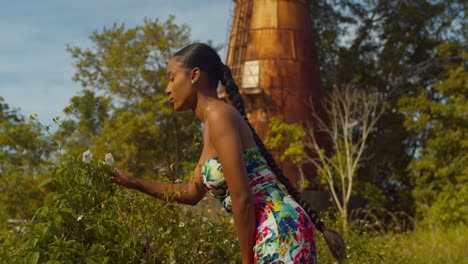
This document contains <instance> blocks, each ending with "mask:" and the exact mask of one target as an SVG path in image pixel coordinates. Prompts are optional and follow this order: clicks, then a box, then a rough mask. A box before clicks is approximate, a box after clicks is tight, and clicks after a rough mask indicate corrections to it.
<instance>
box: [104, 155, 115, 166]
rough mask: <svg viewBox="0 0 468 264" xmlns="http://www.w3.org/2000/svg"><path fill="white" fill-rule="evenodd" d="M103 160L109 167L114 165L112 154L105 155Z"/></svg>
mask: <svg viewBox="0 0 468 264" xmlns="http://www.w3.org/2000/svg"><path fill="white" fill-rule="evenodd" d="M104 160H105V161H106V164H107V165H109V166H112V165H114V156H112V153H107V154H106V156H105V157H104Z"/></svg>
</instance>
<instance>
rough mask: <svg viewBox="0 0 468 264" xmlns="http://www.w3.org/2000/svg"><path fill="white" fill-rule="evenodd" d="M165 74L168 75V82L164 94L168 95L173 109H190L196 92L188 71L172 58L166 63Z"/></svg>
mask: <svg viewBox="0 0 468 264" xmlns="http://www.w3.org/2000/svg"><path fill="white" fill-rule="evenodd" d="M167 74H168V75H169V76H168V77H169V84H168V85H167V88H166V94H167V95H168V96H169V101H170V102H171V104H172V105H173V106H174V110H175V111H184V110H189V109H192V108H193V107H194V105H195V98H196V93H195V89H193V86H192V78H191V74H190V71H188V70H187V69H186V68H185V67H184V65H183V64H182V63H180V62H178V61H177V60H176V59H175V58H172V59H171V60H170V61H169V63H168V64H167Z"/></svg>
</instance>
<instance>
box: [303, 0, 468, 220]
mask: <svg viewBox="0 0 468 264" xmlns="http://www.w3.org/2000/svg"><path fill="white" fill-rule="evenodd" d="M309 4H310V9H311V16H312V17H311V19H312V22H313V25H314V26H315V33H316V36H315V38H316V47H317V51H316V52H317V56H318V60H319V61H320V67H321V77H322V82H323V86H324V88H325V90H326V91H332V90H333V87H334V86H339V85H342V84H348V83H352V84H354V85H355V86H356V87H358V88H359V89H363V90H366V91H375V90H377V91H378V92H379V98H380V102H382V103H384V102H385V103H386V111H385V113H384V114H383V115H382V118H381V119H380V121H379V122H378V123H377V125H376V129H375V131H373V132H372V134H371V135H370V137H369V145H368V148H369V153H373V155H372V156H371V157H369V159H367V160H365V161H364V163H363V164H362V165H363V166H362V167H361V168H360V169H359V173H358V175H357V178H356V186H357V187H358V188H357V190H358V191H359V193H360V195H362V196H363V197H364V198H366V200H367V202H368V203H369V206H376V207H381V206H384V207H387V208H388V209H391V210H405V211H407V212H410V213H412V212H413V209H414V203H413V200H414V199H413V196H412V188H413V187H414V181H413V180H412V176H411V175H410V174H409V173H408V171H407V167H408V164H409V163H410V161H411V160H412V159H413V158H414V154H415V151H416V149H417V148H418V146H417V143H416V141H417V140H418V139H419V137H420V135H417V134H415V133H413V132H411V131H408V130H406V129H405V126H404V124H403V122H404V119H405V117H404V116H402V114H401V112H400V111H399V106H398V100H399V98H400V97H401V96H403V95H408V94H413V93H415V92H416V91H417V89H419V88H420V87H425V86H426V85H428V84H430V83H432V82H433V81H434V77H435V76H439V75H438V73H439V72H440V67H438V66H437V65H438V63H437V60H434V58H435V54H436V47H437V46H438V45H440V44H442V43H445V42H457V43H461V44H462V45H463V43H466V21H467V20H466V12H465V10H466V4H464V2H463V1H458V0H457V1H442V0H436V1H432V0H431V1H429V0H415V1H361V0H309ZM465 45H466V44H465ZM436 78H437V77H436Z"/></svg>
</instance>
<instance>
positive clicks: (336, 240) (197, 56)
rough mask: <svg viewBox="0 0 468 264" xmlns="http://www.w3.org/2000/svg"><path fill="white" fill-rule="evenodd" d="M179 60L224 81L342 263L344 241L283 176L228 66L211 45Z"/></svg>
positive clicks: (189, 49)
mask: <svg viewBox="0 0 468 264" xmlns="http://www.w3.org/2000/svg"><path fill="white" fill-rule="evenodd" d="M174 56H177V60H178V61H179V62H181V63H183V64H184V65H185V66H186V67H187V68H193V67H199V68H200V69H201V70H203V71H205V72H206V73H207V74H208V76H209V78H210V79H211V80H213V81H216V82H217V81H218V80H219V81H221V83H222V84H223V85H224V87H225V90H226V93H227V94H228V97H229V100H230V101H231V103H232V105H233V106H234V107H235V108H236V109H237V110H238V111H239V113H240V114H241V116H242V117H243V118H244V119H245V121H246V123H247V124H248V126H249V127H250V130H251V131H252V134H253V136H254V139H255V143H256V144H257V146H258V147H259V148H260V150H261V152H262V155H263V157H264V158H265V160H266V161H267V163H268V166H269V167H270V169H271V170H272V171H273V172H274V173H275V175H276V177H277V178H278V180H279V181H280V182H281V183H282V184H283V185H284V186H285V187H286V189H287V191H288V193H289V195H291V196H292V197H293V198H294V200H296V202H297V203H299V204H300V205H301V206H302V208H304V210H305V211H306V212H307V214H308V215H309V216H310V218H311V219H312V222H313V223H314V225H315V227H316V228H317V229H318V230H320V232H322V233H323V236H324V238H325V241H326V243H327V245H328V247H329V248H330V251H331V252H332V254H333V255H334V256H335V257H336V258H337V259H338V260H343V259H344V258H345V256H346V248H345V243H344V241H343V239H342V238H341V237H340V235H339V234H338V233H336V232H335V231H333V230H330V229H326V228H325V225H324V224H323V222H322V220H321V219H320V216H319V215H318V213H317V212H316V211H315V210H314V209H312V207H311V206H310V204H309V203H308V202H307V201H305V200H304V199H302V195H301V193H300V192H299V191H298V190H297V189H296V188H295V187H294V186H293V185H292V184H291V182H290V181H289V179H288V178H287V177H286V176H284V174H283V171H282V170H281V168H280V167H279V166H278V165H277V164H276V162H275V159H274V158H273V156H272V155H271V154H270V152H269V151H268V150H267V149H266V147H265V145H264V144H263V142H262V140H261V139H260V137H259V136H258V135H257V133H256V131H255V129H254V128H253V127H252V125H251V124H250V122H249V120H248V118H247V115H246V113H245V108H244V100H243V98H242V96H241V95H240V93H239V88H238V87H237V85H236V83H235V82H234V79H233V77H232V74H231V70H230V69H229V67H228V66H226V65H224V64H223V63H222V61H221V59H220V57H219V55H218V53H217V52H216V51H215V50H213V49H212V48H211V47H210V46H208V45H206V44H203V43H193V44H191V45H188V46H186V47H185V48H183V49H181V50H180V51H178V52H177V53H175V54H174Z"/></svg>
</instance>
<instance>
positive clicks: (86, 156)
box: [83, 149, 93, 163]
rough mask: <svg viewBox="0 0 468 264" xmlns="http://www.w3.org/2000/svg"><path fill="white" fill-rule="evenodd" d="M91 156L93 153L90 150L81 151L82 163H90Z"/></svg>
mask: <svg viewBox="0 0 468 264" xmlns="http://www.w3.org/2000/svg"><path fill="white" fill-rule="evenodd" d="M92 158H93V153H92V152H91V150H89V149H88V150H87V151H85V152H83V162H84V163H90V162H91V159H92Z"/></svg>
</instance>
